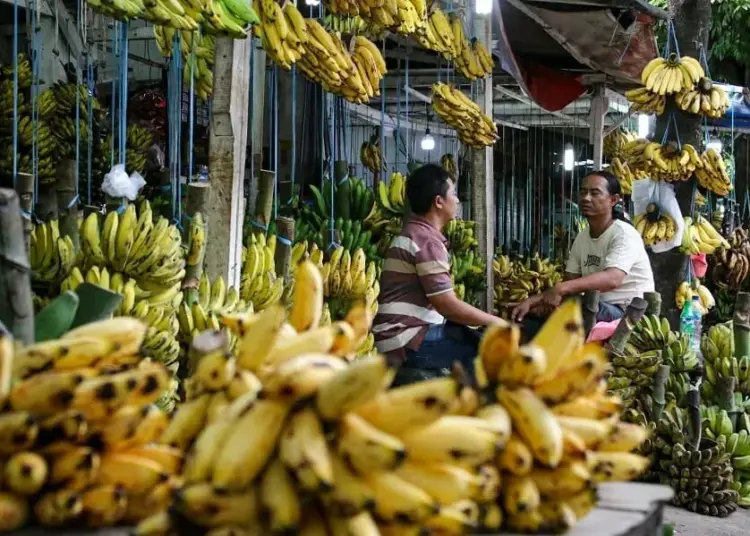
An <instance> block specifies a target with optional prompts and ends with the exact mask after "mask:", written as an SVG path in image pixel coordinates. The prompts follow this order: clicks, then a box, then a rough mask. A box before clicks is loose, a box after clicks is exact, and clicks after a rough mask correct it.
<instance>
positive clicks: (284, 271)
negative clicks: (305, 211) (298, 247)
mask: <svg viewBox="0 0 750 536" xmlns="http://www.w3.org/2000/svg"><path fill="white" fill-rule="evenodd" d="M276 233H277V238H276V255H275V258H274V260H275V261H276V275H277V276H279V277H283V278H284V282H285V283H286V282H288V281H289V280H290V278H291V275H292V274H291V266H290V263H291V261H292V243H293V242H294V218H286V217H283V216H280V217H278V218H276Z"/></svg>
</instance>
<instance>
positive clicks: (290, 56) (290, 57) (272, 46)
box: [253, 0, 309, 71]
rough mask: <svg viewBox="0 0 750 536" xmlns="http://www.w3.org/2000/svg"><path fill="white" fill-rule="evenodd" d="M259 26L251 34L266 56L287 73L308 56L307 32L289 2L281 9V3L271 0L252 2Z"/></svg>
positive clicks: (302, 20)
mask: <svg viewBox="0 0 750 536" xmlns="http://www.w3.org/2000/svg"><path fill="white" fill-rule="evenodd" d="M254 5H255V9H256V11H257V12H258V16H259V17H260V24H258V25H257V26H255V27H254V29H253V31H254V33H255V35H256V37H258V38H259V39H260V42H261V44H262V45H263V48H264V49H265V50H266V52H267V53H268V55H269V57H270V58H271V59H272V60H273V61H274V63H276V64H277V65H279V66H280V67H283V68H284V69H286V70H287V71H288V70H290V69H291V68H292V65H294V64H295V63H297V60H299V59H300V58H301V57H302V56H303V55H305V54H306V53H307V49H306V48H305V45H304V44H305V43H306V42H307V40H308V39H309V36H308V34H309V31H308V27H307V23H306V22H305V19H304V18H303V17H302V14H301V13H300V12H299V10H298V9H297V8H296V7H295V5H294V4H293V3H291V2H289V3H287V4H286V5H285V6H284V8H283V9H282V7H281V4H278V3H276V2H270V1H265V2H262V1H259V0H256V1H255V2H254Z"/></svg>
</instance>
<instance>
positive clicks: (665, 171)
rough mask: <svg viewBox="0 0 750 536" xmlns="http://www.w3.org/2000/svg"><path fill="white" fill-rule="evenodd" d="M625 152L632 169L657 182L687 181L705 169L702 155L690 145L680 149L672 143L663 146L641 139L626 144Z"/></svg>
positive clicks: (687, 144)
mask: <svg viewBox="0 0 750 536" xmlns="http://www.w3.org/2000/svg"><path fill="white" fill-rule="evenodd" d="M623 151H624V153H625V154H626V155H627V162H628V166H629V167H630V169H632V170H634V171H638V172H641V173H642V176H649V177H651V178H652V179H653V180H655V181H658V180H665V181H669V182H679V181H687V180H689V179H690V178H691V177H692V176H693V172H695V171H696V169H700V168H702V167H703V159H702V157H701V155H699V154H698V152H697V151H696V149H695V147H693V146H692V145H690V144H689V143H686V144H684V145H683V146H682V148H679V147H677V145H676V144H675V143H672V142H668V143H667V144H666V145H662V144H661V143H657V142H653V141H651V142H650V141H648V140H644V139H640V138H639V139H637V140H634V141H632V142H630V143H628V144H626V145H625V147H624V149H623Z"/></svg>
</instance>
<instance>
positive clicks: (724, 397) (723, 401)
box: [716, 376, 737, 430]
mask: <svg viewBox="0 0 750 536" xmlns="http://www.w3.org/2000/svg"><path fill="white" fill-rule="evenodd" d="M736 380H737V378H735V377H734V376H722V377H720V378H719V379H718V381H717V383H716V401H717V403H718V406H719V407H720V408H721V409H725V410H727V413H728V414H729V418H730V419H732V428H733V429H735V430H736V429H737V408H736V407H735V405H734V386H735V384H736Z"/></svg>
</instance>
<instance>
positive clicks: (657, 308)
mask: <svg viewBox="0 0 750 536" xmlns="http://www.w3.org/2000/svg"><path fill="white" fill-rule="evenodd" d="M643 299H644V300H646V302H647V303H648V305H647V306H646V314H647V315H653V316H661V294H659V293H658V292H644V293H643Z"/></svg>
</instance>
